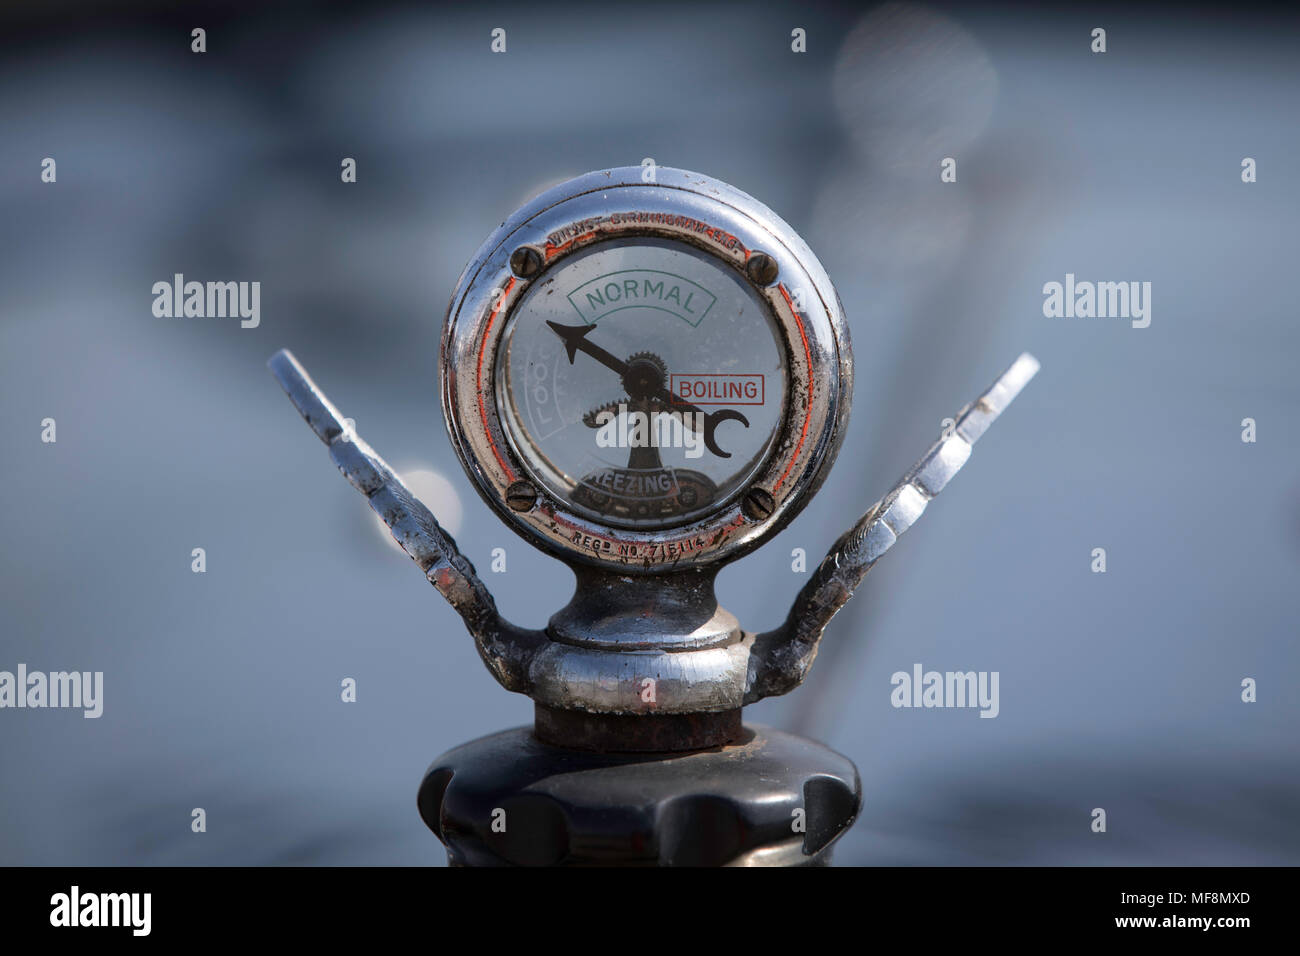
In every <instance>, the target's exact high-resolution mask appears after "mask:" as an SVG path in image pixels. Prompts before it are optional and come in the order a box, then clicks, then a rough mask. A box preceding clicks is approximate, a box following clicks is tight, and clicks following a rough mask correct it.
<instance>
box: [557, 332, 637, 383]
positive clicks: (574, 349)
mask: <svg viewBox="0 0 1300 956" xmlns="http://www.w3.org/2000/svg"><path fill="white" fill-rule="evenodd" d="M546 324H547V325H549V326H550V327H551V331H552V332H554V333H555V334H556V335H558V336H559V337H560V338H562V339H563V340H564V347H565V348H566V349H567V350H568V352H569V364H570V365H572V364H573V360H574V359H575V358H576V357H577V355H578V353H579V352H586V353H587V354H588V355H590V356H591V357H592V358H594V359H595V360H596V361H597V362H599V363H600V364H601V365H603V366H605V367H606V368H607V369H609V370H610V371H611V372H617V373H618V374H619V376H620V377H621V376H624V375H627V363H626V362H624V361H623V360H622V359H620V358H619V357H618V356H617V355H615V354H614V353H613V352H606V351H605V350H604V349H602V348H601V347H600V346H599V345H597V344H596V343H595V342H588V341H587V336H588V335H590V334H591V332H592V330H593V329H595V328H596V327H595V326H594V325H560V323H558V322H552V321H550V320H549V319H548V320H547V322H546Z"/></svg>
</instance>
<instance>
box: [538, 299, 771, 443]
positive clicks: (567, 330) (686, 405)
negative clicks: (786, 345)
mask: <svg viewBox="0 0 1300 956" xmlns="http://www.w3.org/2000/svg"><path fill="white" fill-rule="evenodd" d="M546 324H547V325H549V326H550V327H551V331H552V332H554V333H555V334H556V335H558V336H559V337H560V338H561V339H563V340H564V347H565V349H566V350H567V351H568V353H569V364H570V365H572V364H573V363H574V360H575V359H576V358H577V357H578V353H579V352H585V353H586V354H587V355H590V356H591V357H592V358H594V359H595V360H596V361H597V362H599V363H600V364H601V365H603V366H605V367H606V368H607V369H609V370H610V371H611V372H617V373H618V375H619V377H620V378H626V377H627V373H628V367H627V363H626V362H624V361H623V360H622V359H620V358H619V357H618V356H617V355H615V354H614V353H613V352H608V351H606V350H605V349H603V348H601V347H600V346H599V345H597V344H596V343H595V342H591V341H588V339H587V336H588V335H590V334H591V332H592V330H593V329H595V328H596V326H594V325H560V324H559V323H558V322H552V321H550V320H549V319H548V320H547V321H546ZM652 394H654V395H655V397H657V398H659V399H660V400H661V401H662V400H663V399H665V398H666V399H667V400H668V404H669V406H671V407H672V410H673V413H674V414H676V413H682V422H683V423H685V422H687V421H688V419H687V418H686V413H690V414H692V415H699V416H700V419H699V420H700V421H702V422H703V423H704V447H706V448H707V449H708V450H709V451H711V452H713V454H715V455H717V456H718V457H719V458H730V457H731V452H729V451H723V450H722V448H721V446H720V445H718V443H717V440H716V439H715V438H714V432H715V431H717V428H718V425H720V424H722V423H723V422H730V421H736V422H740V423H741V424H743V425H744V426H745V427H746V428H748V427H749V419H748V418H746V417H745V416H744V415H742V414H741V413H740V412H738V411H736V410H735V409H733V408H720V409H718V410H717V411H716V412H706V411H705V410H704V409H702V408H700V407H699V406H698V405H693V404H691V403H690V402H688V401H686V400H684V399H683V398H682V397H681V396H680V395H678V394H677V393H676V392H674V391H672V390H670V389H669V388H667V387H665V386H663V385H661V386H660V387H659V388H657V389H656V390H655V391H654V392H653V393H652ZM692 431H694V429H693V428H692Z"/></svg>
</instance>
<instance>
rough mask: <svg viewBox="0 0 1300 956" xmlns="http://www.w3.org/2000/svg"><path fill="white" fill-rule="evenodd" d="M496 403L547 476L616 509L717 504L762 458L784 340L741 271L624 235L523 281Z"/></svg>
mask: <svg viewBox="0 0 1300 956" xmlns="http://www.w3.org/2000/svg"><path fill="white" fill-rule="evenodd" d="M495 377H496V385H497V402H498V407H499V408H500V409H501V414H502V422H503V424H504V426H505V432H506V435H507V437H508V438H509V440H510V443H511V445H512V446H513V448H514V450H515V452H516V453H517V454H518V455H519V457H520V458H521V459H522V460H523V462H524V463H525V464H526V466H527V467H528V469H529V471H530V472H531V473H532V477H533V478H535V479H536V480H537V481H538V482H540V483H541V484H542V485H543V486H544V487H545V488H546V489H547V491H548V492H549V493H550V494H551V495H553V496H555V497H556V498H558V499H559V500H561V501H562V502H564V503H565V504H566V505H567V506H568V507H571V508H573V509H574V510H576V511H578V512H580V513H583V514H585V515H587V516H588V517H592V518H596V519H599V520H601V521H604V522H606V523H609V524H613V525H619V526H623V527H630V528H642V529H644V528H650V527H669V526H672V525H677V524H684V523H687V522H690V521H692V520H695V519H697V518H699V517H701V516H703V515H706V514H709V513H712V512H714V511H716V510H718V509H719V508H720V507H721V506H723V505H724V504H726V503H727V502H728V501H729V500H730V499H732V498H733V497H734V496H735V495H736V494H738V493H739V492H740V491H742V490H743V489H744V488H745V487H746V485H747V482H748V481H749V480H750V479H751V478H752V477H753V475H754V473H755V472H756V471H758V469H759V468H760V467H761V466H762V465H763V463H764V461H765V460H766V458H767V456H768V453H769V452H770V451H771V447H772V444H773V442H774V441H775V439H776V436H777V432H778V430H779V426H780V424H781V421H782V415H783V412H784V409H785V401H786V389H787V376H786V369H785V353H784V349H783V346H782V342H781V338H780V336H779V333H778V329H777V326H776V324H775V322H774V320H773V318H772V316H771V314H770V312H769V311H768V308H767V306H766V305H765V304H764V302H763V301H762V299H761V298H760V297H759V295H758V294H757V293H756V291H755V290H754V288H753V287H752V286H751V285H750V284H749V283H748V282H747V281H746V280H745V278H744V276H742V275H741V274H740V273H739V272H738V271H736V270H735V269H733V268H731V267H730V266H728V265H727V264H726V263H724V262H722V261H720V260H718V259H717V258H715V257H713V256H710V255H708V254H707V253H704V252H702V251H699V250H697V249H695V248H694V247H692V246H689V245H686V244H685V243H679V242H674V241H671V240H661V239H653V238H647V237H638V238H628V239H618V240H610V241H607V242H603V243H599V244H597V245H594V246H592V247H590V248H588V249H586V250H583V251H581V252H578V253H575V254H573V255H571V256H568V257H566V258H565V259H563V260H561V262H560V264H559V265H558V266H556V267H555V268H553V269H552V270H551V271H549V272H547V273H545V274H544V275H543V276H542V277H541V278H539V279H538V280H537V281H535V282H534V283H533V285H532V286H531V287H530V288H529V289H528V290H527V291H526V292H525V293H524V295H523V297H522V299H521V300H520V302H519V303H518V305H517V306H516V307H515V309H514V310H513V312H512V313H511V316H510V319H509V320H508V325H507V327H506V329H505V330H504V331H503V337H502V341H501V347H500V348H499V349H498V352H497V371H496V376H495Z"/></svg>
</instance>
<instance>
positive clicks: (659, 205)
mask: <svg viewBox="0 0 1300 956" xmlns="http://www.w3.org/2000/svg"><path fill="white" fill-rule="evenodd" d="M653 172H654V176H655V181H653V182H645V181H644V180H643V176H644V175H645V170H644V168H643V167H641V166H633V167H625V168H621V169H611V170H605V171H598V172H593V173H588V174H586V175H584V176H580V177H578V178H577V179H573V180H570V181H569V182H567V183H563V184H561V185H559V186H556V187H555V188H553V189H551V190H549V191H548V192H546V193H543V194H542V195H540V196H538V197H537V198H535V199H533V200H532V201H531V202H529V203H527V204H525V205H524V206H523V207H522V208H520V209H519V210H518V211H517V212H515V213H514V214H513V215H512V216H511V217H510V218H509V219H507V220H506V222H504V223H503V224H502V225H501V227H500V228H498V229H497V230H496V231H495V232H494V233H493V234H492V235H491V236H490V237H489V238H488V240H487V241H486V242H485V243H484V244H483V245H482V247H481V248H480V249H479V251H478V253H477V254H476V255H475V256H474V258H473V259H472V260H471V261H470V263H469V265H468V266H466V268H465V271H464V272H463V273H462V274H461V278H460V281H459V283H458V285H457V289H456V292H455V294H454V295H453V296H452V300H451V304H450V305H449V307H448V310H447V317H446V321H445V323H444V326H443V335H442V346H441V351H440V361H439V370H440V373H441V379H442V404H443V412H444V415H445V417H446V422H447V429H448V433H449V435H450V436H451V439H452V443H453V445H454V446H455V448H456V451H457V454H458V455H459V456H460V459H461V462H462V464H463V465H464V466H465V470H466V472H467V473H468V474H469V476H470V478H471V480H472V481H473V483H474V485H475V487H476V488H477V489H478V491H479V493H480V494H481V495H482V496H483V498H484V500H485V501H487V502H488V504H489V505H490V506H492V507H493V508H494V509H495V510H496V511H497V512H498V514H500V515H501V516H502V517H503V518H504V519H505V521H506V523H507V524H509V525H510V526H511V527H512V528H514V529H515V530H516V531H517V532H518V533H520V534H521V535H523V536H524V537H525V538H526V539H528V540H530V541H532V542H533V543H535V544H536V545H538V546H539V547H541V548H542V549H543V550H545V551H547V552H549V553H551V554H554V555H556V556H558V557H560V558H562V559H565V560H569V561H574V560H576V561H580V562H582V563H585V564H589V565H593V566H596V567H603V568H619V569H625V570H626V571H628V572H632V573H635V572H649V573H655V572H667V571H680V570H682V569H684V568H686V567H692V566H700V565H706V564H714V563H717V562H720V561H722V560H724V559H725V560H730V559H733V558H736V557H739V556H740V555H742V554H744V553H746V552H748V551H749V550H751V549H753V548H754V547H756V546H758V545H759V544H760V543H761V542H762V541H763V540H765V539H766V538H768V537H770V536H771V535H773V534H775V533H776V532H777V531H779V530H780V529H781V528H783V527H784V526H785V525H786V524H788V523H789V522H790V521H791V520H792V519H793V518H794V516H795V515H796V514H797V513H798V512H799V510H800V509H801V508H802V507H803V506H804V505H805V504H806V503H807V502H808V500H809V498H810V497H811V495H812V493H813V492H815V491H816V489H817V488H818V487H819V486H820V484H821V482H822V480H823V479H824V478H825V476H826V472H827V470H828V469H829V467H830V465H831V463H832V462H833V461H834V458H835V455H836V452H837V451H838V448H839V442H840V439H841V437H842V436H843V433H844V425H845V423H846V421H847V418H848V411H849V405H850V399H851V394H852V381H853V373H852V357H851V355H852V353H851V350H850V347H849V336H848V329H847V326H846V323H845V320H844V315H843V310H842V308H841V305H840V302H839V298H838V296H837V295H836V293H835V289H834V286H833V285H832V284H831V281H830V278H829V277H828V276H827V275H826V272H825V270H824V269H823V268H822V266H821V264H820V263H819V262H818V261H817V258H816V257H815V256H814V255H813V253H812V251H811V250H810V249H809V248H808V247H807V245H806V244H805V243H804V242H803V240H801V239H800V238H799V237H798V236H797V235H796V234H795V232H794V230H792V229H791V228H790V227H789V226H788V225H786V223H784V222H783V221H782V220H781V219H780V218H779V217H778V216H776V214H775V213H773V212H772V211H771V210H769V209H767V207H765V206H763V205H762V204H761V203H759V202H758V201H756V200H755V199H753V198H752V197H750V196H747V195H745V194H744V193H742V192H740V191H739V190H736V189H734V188H732V187H730V186H727V185H726V184H725V183H721V182H718V181H717V180H713V179H710V178H708V177H706V176H702V175H700V174H698V173H690V172H685V171H683V170H677V169H669V168H665V167H658V168H657V169H655V170H654V171H653ZM638 235H640V236H653V237H657V238H666V239H673V240H677V241H679V242H685V243H687V244H690V245H692V246H694V247H696V248H698V249H702V250H704V251H705V252H707V253H711V254H712V255H713V256H715V257H716V258H717V259H719V260H720V261H721V262H723V263H725V264H727V265H728V266H730V267H731V268H734V269H736V270H738V272H739V273H740V275H741V276H742V277H743V278H744V279H745V281H746V282H748V283H749V284H750V285H751V286H752V287H753V288H754V289H755V291H756V292H757V293H758V295H759V298H760V299H761V300H763V301H764V302H765V303H766V304H767V306H768V308H769V309H770V311H771V313H772V315H773V318H774V319H775V325H776V327H777V330H778V332H779V333H780V337H781V339H782V345H783V348H784V349H785V352H786V363H787V364H786V369H787V375H788V382H787V387H788V393H787V415H786V420H785V422H784V423H783V424H782V426H781V428H780V430H779V432H778V435H777V438H776V440H775V441H774V442H773V444H772V446H771V451H770V452H769V454H768V458H767V460H766V461H765V462H764V463H763V465H762V466H761V467H760V468H759V469H758V471H757V472H756V473H755V475H754V476H753V478H752V480H751V482H750V487H751V488H754V487H757V488H760V489H763V490H765V491H767V492H768V493H769V494H770V495H771V496H772V497H771V502H770V505H771V511H770V514H767V515H766V516H765V517H751V516H750V515H747V514H746V512H745V509H744V505H743V501H744V498H745V495H744V494H742V495H740V496H738V497H736V498H732V499H731V500H729V501H725V502H722V503H720V505H719V508H718V509H717V510H716V511H714V512H712V513H710V514H708V515H706V516H704V517H702V518H699V519H697V520H695V521H692V522H690V523H687V524H681V525H676V526H672V527H664V528H661V529H635V530H634V529H629V528H621V527H615V526H613V525H610V524H604V523H601V522H600V521H598V520H593V519H592V518H590V517H587V516H584V515H582V514H579V513H577V512H576V511H574V510H573V509H572V508H570V507H568V506H567V505H566V504H565V503H564V502H562V501H560V500H558V499H556V498H554V497H552V496H551V495H549V494H548V493H547V492H546V490H545V487H544V485H543V484H542V483H541V482H540V481H537V480H536V479H535V478H534V477H533V476H532V474H531V472H530V471H529V468H528V466H527V464H526V463H525V462H524V461H523V460H521V459H520V457H519V456H518V455H517V454H516V452H515V450H514V444H513V442H512V441H510V440H509V438H508V437H507V435H506V434H505V432H504V429H503V425H502V421H501V416H500V413H499V410H498V407H497V399H496V388H495V387H494V382H493V380H492V376H493V375H494V370H495V369H496V367H497V347H498V345H499V343H500V341H501V337H502V333H503V332H504V330H505V328H506V326H507V323H508V321H509V319H510V316H511V314H512V312H513V309H514V307H515V306H516V305H517V304H518V302H519V301H520V299H521V297H522V295H523V293H524V292H525V291H526V290H527V289H528V288H529V286H530V284H531V283H532V282H536V281H539V280H541V279H542V278H544V277H545V276H546V275H547V273H548V272H549V271H550V270H551V269H552V268H554V267H555V266H556V265H557V264H558V263H559V262H561V261H562V260H563V259H564V257H566V256H568V255H569V254H571V253H573V252H575V251H576V250H578V249H586V248H588V247H590V246H591V245H592V244H593V243H597V242H602V241H605V240H608V239H616V238H627V237H634V236H638ZM523 246H530V247H532V248H533V249H535V250H536V251H537V253H538V254H539V255H540V257H541V267H540V269H539V270H538V271H537V272H536V273H535V274H533V275H530V276H529V277H528V278H522V277H520V276H519V275H517V274H516V273H515V271H514V270H513V269H512V267H511V256H512V254H513V253H514V252H515V251H516V250H518V249H519V248H520V247H523ZM759 252H761V253H765V254H767V255H768V256H770V257H771V258H772V259H773V260H774V261H775V263H776V267H777V275H776V278H775V280H774V281H773V282H771V283H770V284H767V285H764V284H761V283H760V281H756V279H755V278H754V277H753V276H751V272H757V271H758V270H747V269H746V265H747V264H748V263H749V260H750V258H751V256H753V255H754V254H755V253H759ZM525 271H527V270H525ZM760 278H761V277H760ZM796 305H798V306H799V308H796ZM520 480H531V481H532V483H533V485H534V487H535V488H536V490H537V492H538V496H537V501H536V504H535V505H534V506H533V507H532V508H531V509H529V510H525V511H516V510H513V509H512V508H511V507H510V506H509V505H507V503H506V492H507V489H508V488H510V486H511V485H512V484H514V483H515V482H517V481H520ZM764 510H766V509H764ZM751 511H752V509H751Z"/></svg>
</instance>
